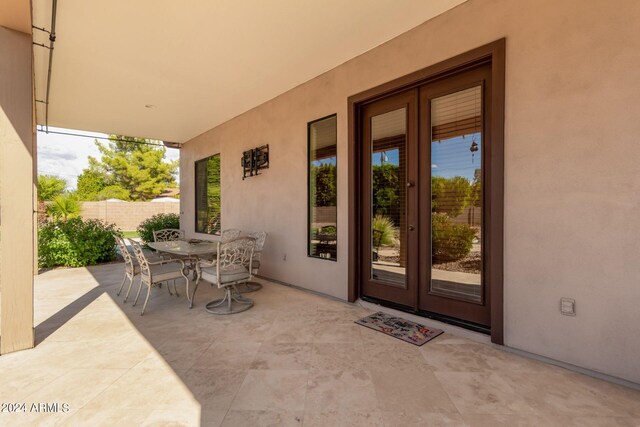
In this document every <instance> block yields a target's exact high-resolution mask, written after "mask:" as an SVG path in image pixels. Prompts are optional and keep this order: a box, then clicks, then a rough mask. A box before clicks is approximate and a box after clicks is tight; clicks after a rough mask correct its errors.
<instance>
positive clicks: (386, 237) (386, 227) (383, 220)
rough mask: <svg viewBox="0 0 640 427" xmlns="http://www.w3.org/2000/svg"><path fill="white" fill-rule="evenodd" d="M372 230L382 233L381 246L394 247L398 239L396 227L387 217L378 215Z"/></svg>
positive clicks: (374, 219)
mask: <svg viewBox="0 0 640 427" xmlns="http://www.w3.org/2000/svg"><path fill="white" fill-rule="evenodd" d="M371 228H373V229H374V230H376V231H379V232H380V233H382V236H381V237H380V244H381V245H387V246H390V245H393V244H395V240H396V237H397V234H398V233H397V230H396V227H395V226H394V225H393V221H392V220H391V218H389V217H388V216H386V215H380V214H378V215H376V216H374V217H373V222H372V224H371Z"/></svg>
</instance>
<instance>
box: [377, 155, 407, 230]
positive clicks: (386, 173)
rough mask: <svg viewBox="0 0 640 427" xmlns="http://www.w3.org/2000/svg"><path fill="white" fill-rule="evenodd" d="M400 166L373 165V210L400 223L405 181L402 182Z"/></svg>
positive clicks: (388, 164)
mask: <svg viewBox="0 0 640 427" xmlns="http://www.w3.org/2000/svg"><path fill="white" fill-rule="evenodd" d="M399 173H400V167H399V166H398V165H394V164H390V163H387V164H383V165H374V166H372V178H373V187H372V188H373V191H374V194H373V212H374V214H375V215H385V216H387V217H389V218H391V220H392V221H393V223H394V224H395V225H396V226H398V225H400V201H401V200H402V198H403V194H402V193H403V192H404V182H400V176H399Z"/></svg>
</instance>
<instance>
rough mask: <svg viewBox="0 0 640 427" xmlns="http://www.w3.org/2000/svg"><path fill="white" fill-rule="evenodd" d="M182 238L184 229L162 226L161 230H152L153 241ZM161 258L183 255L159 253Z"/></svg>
mask: <svg viewBox="0 0 640 427" xmlns="http://www.w3.org/2000/svg"><path fill="white" fill-rule="evenodd" d="M183 239H184V231H183V230H178V229H177V228H163V229H161V230H154V231H153V241H154V242H173V241H174V240H183ZM160 257H161V258H162V259H172V258H180V259H182V258H183V257H179V256H175V255H173V256H172V255H169V254H160Z"/></svg>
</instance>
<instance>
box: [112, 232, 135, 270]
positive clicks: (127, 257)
mask: <svg viewBox="0 0 640 427" xmlns="http://www.w3.org/2000/svg"><path fill="white" fill-rule="evenodd" d="M113 237H114V238H115V239H116V244H117V245H118V250H119V251H120V255H122V258H123V259H124V264H125V268H126V269H127V271H128V272H131V273H133V257H132V256H131V253H130V252H129V249H127V244H126V243H125V241H124V239H123V238H122V237H120V236H115V235H114V236H113Z"/></svg>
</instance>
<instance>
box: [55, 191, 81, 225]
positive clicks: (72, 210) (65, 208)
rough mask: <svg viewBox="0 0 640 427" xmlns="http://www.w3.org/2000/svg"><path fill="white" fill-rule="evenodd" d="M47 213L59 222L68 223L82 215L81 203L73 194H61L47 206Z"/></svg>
mask: <svg viewBox="0 0 640 427" xmlns="http://www.w3.org/2000/svg"><path fill="white" fill-rule="evenodd" d="M47 213H48V214H49V215H50V216H52V217H54V218H55V219H57V220H60V219H62V220H63V221H66V220H67V219H69V218H75V217H77V216H78V215H80V203H79V202H78V199H77V198H76V197H75V195H73V194H60V195H58V196H56V197H55V198H54V199H53V203H52V204H50V205H49V206H47Z"/></svg>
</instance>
